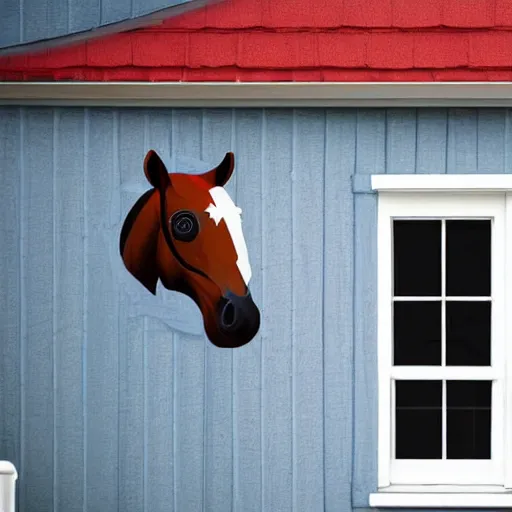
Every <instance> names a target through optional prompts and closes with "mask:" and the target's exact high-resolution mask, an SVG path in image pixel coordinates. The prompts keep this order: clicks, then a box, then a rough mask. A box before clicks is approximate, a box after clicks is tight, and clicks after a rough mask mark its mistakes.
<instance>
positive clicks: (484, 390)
mask: <svg viewBox="0 0 512 512" xmlns="http://www.w3.org/2000/svg"><path fill="white" fill-rule="evenodd" d="M491 386H492V383H491V382H490V381H448V382H447V383H446V401H447V406H448V408H447V412H446V423H447V436H446V443H447V444H446V455H447V457H448V458H449V459H490V458H491Z"/></svg>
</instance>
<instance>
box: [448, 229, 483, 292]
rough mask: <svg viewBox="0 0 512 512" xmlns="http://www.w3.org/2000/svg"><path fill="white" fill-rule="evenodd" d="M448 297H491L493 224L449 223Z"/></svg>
mask: <svg viewBox="0 0 512 512" xmlns="http://www.w3.org/2000/svg"><path fill="white" fill-rule="evenodd" d="M446 295H448V296H454V297H462V296H480V297H482V296H483V297H488V296H490V295H491V221H490V220H447V221H446Z"/></svg>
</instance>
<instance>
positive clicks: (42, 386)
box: [0, 108, 512, 512]
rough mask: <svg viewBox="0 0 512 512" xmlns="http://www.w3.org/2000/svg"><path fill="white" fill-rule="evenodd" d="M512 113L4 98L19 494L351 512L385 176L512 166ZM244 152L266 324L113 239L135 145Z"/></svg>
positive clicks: (238, 193) (1, 388)
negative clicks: (378, 180) (211, 334)
mask: <svg viewBox="0 0 512 512" xmlns="http://www.w3.org/2000/svg"><path fill="white" fill-rule="evenodd" d="M509 125H510V113H509V112H508V111H507V110H505V109H482V110H476V109H448V110H447V109H419V110H416V109H389V110H386V109H346V110H343V109H327V110H321V109H295V110H292V109H267V110H265V109H235V110H231V109H207V110H200V109H174V110H173V109H158V110H157V109H151V110H143V109H80V108H73V109H50V108H2V109H1V110H0V134H1V135H0V166H1V167H0V169H1V172H0V215H1V216H2V220H3V222H2V223H1V224H0V237H1V240H2V246H1V248H0V258H1V262H2V265H1V267H0V285H1V286H0V370H1V371H0V458H2V459H9V460H12V461H13V462H14V463H15V464H16V466H17V467H18V469H19V473H20V479H19V481H18V482H19V486H18V495H19V499H18V503H19V510H20V512H28V511H31V510H45V511H54V512H74V511H81V512H96V511H103V510H122V511H123V512H141V511H142V512H168V511H171V510H174V511H176V512H181V511H187V512H188V511H196V510H197V511H199V510H209V511H214V512H215V511H218V512H225V511H229V510H234V511H243V512H252V511H254V512H256V511H262V510H263V511H272V512H280V511H290V510H293V511H307V512H310V511H321V510H327V511H347V512H348V511H350V510H352V509H365V508H367V507H368V494H369V493H370V492H372V491H374V490H375V489H376V485H377V345H376V343H377V339H376V326H377V309H376V250H377V247H376V215H377V210H376V206H377V202H376V196H375V195H374V194H372V193H371V190H370V188H369V184H370V179H369V177H370V175H371V174H375V173H385V172H387V173H414V172H416V173H426V172H431V173H432V172H434V173H445V172H453V173H455V172H493V173H500V172H511V171H512V169H511V167H512V164H511V162H512V161H511V158H510V150H509V148H510V147H511V145H510V142H511V140H510V139H511V133H510V130H509ZM149 148H155V149H156V150H157V151H159V152H160V153H161V154H162V155H163V157H164V160H166V162H167V163H168V166H169V169H170V170H173V171H176V170H180V171H186V172H199V171H203V170H206V169H208V168H211V167H213V166H214V165H216V164H217V163H219V162H220V161H221V159H222V158H223V156H224V154H225V152H226V151H229V150H232V151H234V152H235V155H236V172H235V174H234V177H233V179H232V181H231V182H230V183H229V185H228V189H229V192H230V193H231V194H232V195H233V197H234V198H235V199H236V202H237V203H238V204H239V205H240V206H241V208H242V210H243V214H244V233H245V236H246V241H247V245H248V248H249V252H250V257H251V261H252V266H253V280H252V285H251V287H252V293H253V295H254V297H255V300H256V302H257V304H258V305H259V306H260V309H261V313H262V324H261V330H260V332H259V334H258V335H257V337H256V338H255V339H254V340H253V341H252V342H251V343H249V344H248V345H246V346H244V347H242V348H240V349H237V350H233V351H230V350H220V349H217V348H216V347H214V346H213V345H211V344H210V343H209V342H207V341H206V338H205V336H204V335H203V333H202V320H201V316H200V314H199V313H198V310H197V308H196V306H195V305H194V304H193V302H192V301H191V300H190V299H189V298H187V297H185V296H182V295H179V294H176V293H173V292H164V291H163V289H162V288H161V286H159V289H158V293H157V296H156V297H153V296H151V295H150V294H148V293H147V292H146V291H145V290H144V289H143V288H142V287H141V286H140V285H139V284H138V283H137V282H135V280H134V279H133V278H132V277H131V276H130V275H129V274H128V273H127V272H126V271H125V269H124V267H123V266H122V262H121V261H120V258H119V255H118V249H117V244H118V236H119V230H120V228H121V225H122V221H123V219H124V216H125V215H126V213H127V211H128V210H129V208H130V207H131V206H132V204H133V203H134V201H135V200H136V199H137V198H138V197H139V195H140V194H141V193H142V192H143V191H144V190H146V189H147V188H148V184H147V182H146V180H145V178H144V175H143V172H142V160H143V157H144V155H145V152H146V151H147V149H149Z"/></svg>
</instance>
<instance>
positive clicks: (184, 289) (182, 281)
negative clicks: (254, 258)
mask: <svg viewBox="0 0 512 512" xmlns="http://www.w3.org/2000/svg"><path fill="white" fill-rule="evenodd" d="M234 165H235V159H234V155H233V153H227V154H226V156H225V158H224V160H223V161H222V162H221V163H220V164H219V165H218V166H217V167H216V168H214V169H212V170H211V171H208V172H206V173H204V174H200V175H189V174H181V173H172V174H169V173H168V172H167V169H166V168H165V165H164V163H163V162H162V160H161V159H160V157H159V156H158V155H157V153H156V152H155V151H153V150H150V151H149V152H148V154H147V155H146V158H145V159H144V173H145V175H146V178H147V179H148V181H149V183H150V184H151V185H152V186H153V188H152V189H150V190H148V191H147V192H146V193H145V194H143V195H142V196H141V197H140V198H139V200H138V201H137V202H136V203H135V205H134V206H133V207H132V209H131V210H130V212H129V213H128V215H127V216H126V219H125V221H124V225H123V228H122V230H121V237H120V252H121V257H122V259H123V262H124V264H125V266H126V268H127V269H128V271H129V272H130V273H131V274H132V275H133V276H134V277H135V278H136V279H138V280H139V281H140V282H141V283H142V284H143V285H144V286H145V287H146V288H147V289H148V290H149V291H150V292H151V293H153V294H156V285H157V282H158V279H160V281H161V282H162V285H163V286H164V287H165V288H167V289H169V290H175V291H178V292H181V293H184V294H186V295H188V296H189V297H190V298H191V299H193V300H194V302H195V303H196V304H197V305H198V306H199V308H200V310H201V313H202V315H203V321H204V327H205V330H206V334H207V336H208V338H209V340H210V341H211V342H212V343H213V344H214V345H216V346H218V347H230V348H234V347H240V346H242V345H245V344H246V343H248V342H249V341H251V340H252V339H253V338H254V336H255V335H256V333H257V332H258V329H259V326H260V312H259V310H258V308H257V306H256V304H255V303H254V302H253V300H252V297H251V294H250V291H249V280H250V278H251V267H250V264H249V258H248V255H247V247H246V244H245V240H244V237H243V233H242V220H241V210H240V208H237V207H236V206H235V204H234V203H233V201H232V200H231V198H230V197H229V195H228V193H227V192H226V190H225V189H224V188H223V187H224V185H225V184H226V183H227V181H228V180H229V178H230V177H231V174H232V173H233V170H234Z"/></svg>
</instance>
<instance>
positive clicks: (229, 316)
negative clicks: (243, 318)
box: [221, 301, 236, 328]
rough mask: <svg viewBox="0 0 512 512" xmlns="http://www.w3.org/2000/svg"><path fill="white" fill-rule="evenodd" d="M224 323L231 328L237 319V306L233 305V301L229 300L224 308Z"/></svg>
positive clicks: (222, 318) (222, 317)
mask: <svg viewBox="0 0 512 512" xmlns="http://www.w3.org/2000/svg"><path fill="white" fill-rule="evenodd" d="M221 320H222V324H223V326H224V327H226V328H229V327H232V326H233V324H234V323H235V320H236V315H235V306H233V303H232V302H231V301H229V302H228V303H227V304H226V305H225V306H224V309H223V310H222V316H221Z"/></svg>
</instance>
